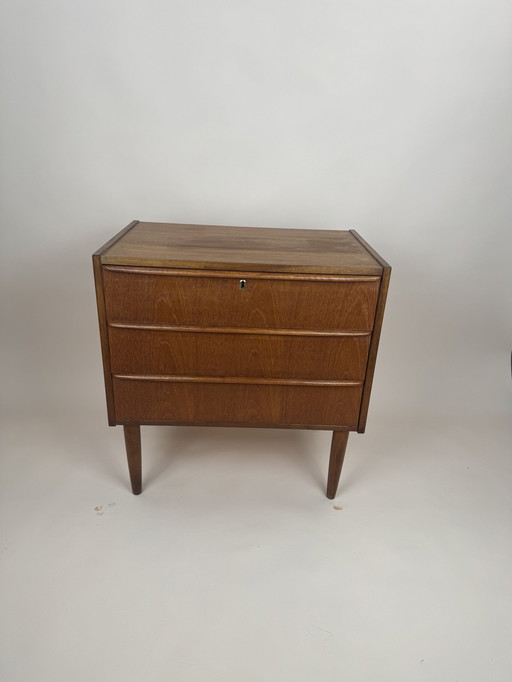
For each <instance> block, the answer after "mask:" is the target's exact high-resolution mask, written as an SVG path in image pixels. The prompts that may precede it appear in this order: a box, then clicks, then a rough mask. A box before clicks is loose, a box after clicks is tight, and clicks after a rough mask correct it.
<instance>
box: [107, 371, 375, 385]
mask: <svg viewBox="0 0 512 682" xmlns="http://www.w3.org/2000/svg"><path fill="white" fill-rule="evenodd" d="M113 376H114V379H121V380H125V381H171V382H177V383H193V384H271V385H276V386H341V387H343V386H362V385H363V382H362V381H324V380H317V379H267V378H261V379H260V378H255V377H195V376H172V375H167V374H165V375H153V376H151V375H147V374H146V375H137V374H114V375H113Z"/></svg>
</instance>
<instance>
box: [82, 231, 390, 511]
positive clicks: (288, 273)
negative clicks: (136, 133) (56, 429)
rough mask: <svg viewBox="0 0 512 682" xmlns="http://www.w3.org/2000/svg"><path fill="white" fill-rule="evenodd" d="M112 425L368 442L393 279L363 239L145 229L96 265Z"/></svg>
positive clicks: (335, 472) (136, 452) (134, 444)
mask: <svg viewBox="0 0 512 682" xmlns="http://www.w3.org/2000/svg"><path fill="white" fill-rule="evenodd" d="M93 265H94V276H95V282H96V297H97V304H98V315H99V323H100V334H101V348H102V356H103V370H104V375H105V389H106V394H107V410H108V423H109V425H110V426H115V425H117V424H121V425H122V426H123V427H124V435H125V443H126V451H127V456H128V467H129V472H130V479H131V485H132V490H133V492H134V493H135V494H139V493H140V492H141V490H142V479H141V441H140V425H141V424H175V425H204V426H249V427H256V426H261V427H272V428H275V427H279V428H293V429H324V430H329V431H333V438H332V445H331V455H330V463H329V474H328V481H327V497H329V498H331V499H332V498H333V497H334V496H335V494H336V490H337V486H338V481H339V478H340V473H341V467H342V464H343V458H344V455H345V448H346V444H347V439H348V433H349V431H358V432H359V433H363V432H364V429H365V424H366V415H367V412H368V403H369V400H370V391H371V386H372V379H373V373H374V369H375V360H376V356H377V347H378V345H379V337H380V331H381V325H382V318H383V314H384V305H385V301H386V293H387V289H388V283H389V276H390V272H391V268H390V267H389V265H388V264H387V263H386V262H385V261H384V260H383V259H382V258H381V257H380V256H379V255H378V254H377V253H376V252H375V251H374V250H373V249H372V248H371V247H370V246H369V245H368V244H367V243H366V242H365V241H364V240H363V239H362V238H361V237H360V236H359V235H358V234H357V232H355V231H354V230H350V231H337V230H294V229H293V230H292V229H270V228H252V227H220V226H213V225H179V224H168V223H147V222H146V223H145V222H139V221H136V220H135V221H133V222H132V223H130V225H128V226H127V227H126V228H125V229H124V230H122V231H121V232H119V234H117V235H116V236H115V237H113V239H111V240H110V241H109V242H107V244H105V245H104V246H103V247H102V248H101V249H99V250H98V251H96V253H95V254H94V255H93Z"/></svg>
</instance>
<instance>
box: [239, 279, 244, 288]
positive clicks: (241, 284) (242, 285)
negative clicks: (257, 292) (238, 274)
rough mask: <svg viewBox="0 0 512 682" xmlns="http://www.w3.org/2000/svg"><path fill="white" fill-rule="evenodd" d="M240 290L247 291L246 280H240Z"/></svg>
mask: <svg viewBox="0 0 512 682" xmlns="http://www.w3.org/2000/svg"><path fill="white" fill-rule="evenodd" d="M240 289H245V279H241V280H240Z"/></svg>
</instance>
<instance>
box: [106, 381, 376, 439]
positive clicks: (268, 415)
mask: <svg viewBox="0 0 512 682" xmlns="http://www.w3.org/2000/svg"><path fill="white" fill-rule="evenodd" d="M361 393H362V386H361V385H356V386H291V385H272V384H238V383H233V384H231V383H198V382H186V383H185V382H175V381H151V380H147V379H146V380H134V379H119V378H114V396H115V406H116V407H115V410H116V419H117V420H118V421H119V422H125V421H140V422H151V421H155V422H180V423H185V424H186V423H191V424H192V423H195V422H202V423H205V424H215V423H224V424H245V425H251V424H254V425H272V424H276V425H303V426H310V425H311V426H340V427H347V428H351V429H355V428H356V427H357V421H358V416H359V406H360V402H361Z"/></svg>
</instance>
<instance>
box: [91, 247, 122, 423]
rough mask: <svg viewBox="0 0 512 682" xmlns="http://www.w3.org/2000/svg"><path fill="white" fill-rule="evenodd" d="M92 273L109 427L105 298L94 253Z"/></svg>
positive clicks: (111, 391)
mask: <svg viewBox="0 0 512 682" xmlns="http://www.w3.org/2000/svg"><path fill="white" fill-rule="evenodd" d="M92 265H93V271H94V286H95V289H96V306H97V310H98V323H99V328H100V341H101V357H102V360H103V381H104V383H105V396H106V399H107V417H108V424H109V426H115V425H116V418H115V409H114V389H113V386H112V373H111V372H112V370H111V367H110V356H111V354H110V348H109V338H108V326H107V316H106V311H105V297H104V292H103V271H102V267H101V263H100V257H99V255H98V254H97V253H95V254H94V255H93V257H92Z"/></svg>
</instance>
